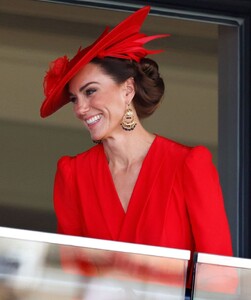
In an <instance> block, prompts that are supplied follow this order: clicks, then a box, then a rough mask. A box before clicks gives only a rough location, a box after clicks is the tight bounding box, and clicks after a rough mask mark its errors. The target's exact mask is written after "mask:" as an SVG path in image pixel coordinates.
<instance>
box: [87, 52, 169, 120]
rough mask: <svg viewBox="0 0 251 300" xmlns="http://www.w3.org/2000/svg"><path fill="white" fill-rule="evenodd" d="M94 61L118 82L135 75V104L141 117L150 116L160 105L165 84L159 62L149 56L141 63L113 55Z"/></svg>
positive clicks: (93, 61)
mask: <svg viewBox="0 0 251 300" xmlns="http://www.w3.org/2000/svg"><path fill="white" fill-rule="evenodd" d="M91 62H92V63H94V64H97V65H99V66H100V67H101V68H102V69H103V70H104V72H105V73H106V74H107V75H109V76H111V77H112V78H113V80H114V81H115V82H117V83H118V84H120V83H123V82H124V81H126V80H127V79H128V78H130V77H133V78H134V82H135V96H134V99H133V104H134V107H135V109H136V112H137V115H138V117H139V118H146V117H148V116H150V115H151V114H152V113H153V112H154V111H155V110H156V108H157V107H158V106H159V104H160V102H161V99H162V96H163V94H164V90H165V85H164V82H163V79H162V78H161V76H160V74H159V68H158V64H157V63H156V62H155V61H153V60H152V59H149V58H143V59H141V61H140V62H139V63H137V62H134V61H130V60H126V59H118V58H112V57H105V58H102V59H101V58H94V59H93V60H92V61H91Z"/></svg>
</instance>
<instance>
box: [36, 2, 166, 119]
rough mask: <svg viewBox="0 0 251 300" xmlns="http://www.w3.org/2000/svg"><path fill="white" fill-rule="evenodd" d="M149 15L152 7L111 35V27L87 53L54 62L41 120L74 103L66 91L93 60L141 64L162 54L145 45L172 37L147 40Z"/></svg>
mask: <svg viewBox="0 0 251 300" xmlns="http://www.w3.org/2000/svg"><path fill="white" fill-rule="evenodd" d="M149 11H150V6H145V7H143V8H141V9H140V10H138V11H136V12H135V13H133V14H132V15H130V16H129V17H128V18H126V19H125V20H124V21H122V22H121V23H120V24H118V25H117V26H116V27H115V28H113V30H111V31H109V28H108V27H107V28H106V29H105V31H104V32H103V33H102V34H101V36H100V37H99V38H98V39H97V40H96V41H95V42H94V43H93V44H92V45H90V46H88V47H86V48H84V49H82V48H80V49H79V50H78V52H77V54H76V55H75V56H74V57H73V58H72V59H71V60H69V59H68V57H67V56H62V57H59V58H57V59H56V60H54V61H53V62H52V63H51V64H50V68H49V70H48V71H47V73H46V75H45V77H44V94H45V100H44V102H43V103H42V106H41V108H40V115H41V117H42V118H45V117H48V116H49V115H51V114H53V113H54V112H55V111H57V110H58V109H59V108H61V107H62V106H64V105H65V104H67V103H68V102H70V99H69V94H68V91H67V88H66V85H67V83H68V82H69V81H70V80H71V78H73V77H74V76H75V75H76V74H77V73H78V72H79V71H80V70H81V69H82V68H83V67H84V66H85V65H86V64H88V63H89V62H90V61H91V60H92V59H93V58H95V57H99V58H103V57H107V56H109V57H117V58H122V59H129V60H134V61H137V62H139V61H140V59H141V58H143V57H145V56H146V55H148V54H155V53H159V52H162V50H147V49H145V48H143V45H144V44H145V43H147V42H149V41H151V40H154V39H157V38H162V37H166V36H169V35H168V34H159V35H154V36H146V35H145V34H143V33H140V32H139V30H140V28H141V26H142V23H143V21H144V20H145V18H146V16H147V15H148V13H149Z"/></svg>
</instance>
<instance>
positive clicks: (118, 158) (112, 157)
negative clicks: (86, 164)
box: [103, 124, 155, 169]
mask: <svg viewBox="0 0 251 300" xmlns="http://www.w3.org/2000/svg"><path fill="white" fill-rule="evenodd" d="M138 125H139V126H138ZM138 125H137V127H136V128H135V129H134V130H133V131H129V132H126V131H125V132H122V133H121V134H118V135H116V136H113V137H110V138H107V139H105V140H104V141H103V145H104V150H105V154H106V157H107V160H108V163H109V165H110V166H113V167H116V168H124V169H126V168H129V167H130V166H131V165H132V164H134V163H139V162H140V161H143V159H144V157H145V156H146V154H147V152H148V150H149V148H150V146H151V144H152V142H153V140H154V138H155V136H154V135H153V134H152V133H149V132H148V131H146V130H145V129H144V128H143V127H142V126H141V125H140V124H138Z"/></svg>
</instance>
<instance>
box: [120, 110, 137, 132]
mask: <svg viewBox="0 0 251 300" xmlns="http://www.w3.org/2000/svg"><path fill="white" fill-rule="evenodd" d="M120 125H121V127H122V128H123V129H124V130H126V131H131V130H133V129H134V128H135V127H136V125H137V123H136V122H135V120H134V114H133V110H132V109H131V108H130V104H128V107H127V109H126V111H125V114H124V116H123V119H122V122H121V123H120Z"/></svg>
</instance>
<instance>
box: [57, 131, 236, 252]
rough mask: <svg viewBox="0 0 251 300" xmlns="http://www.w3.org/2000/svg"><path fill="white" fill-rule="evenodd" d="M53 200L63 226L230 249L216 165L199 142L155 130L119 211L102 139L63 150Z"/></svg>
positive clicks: (128, 238)
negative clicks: (83, 148)
mask: <svg viewBox="0 0 251 300" xmlns="http://www.w3.org/2000/svg"><path fill="white" fill-rule="evenodd" d="M54 202H55V211H56V215H57V219H58V232H59V233H62V234H68V235H76V236H85V237H91V238H100V239H108V240H116V241H124V242H131V243H139V244H146V245H155V246H164V247H170V248H179V249H188V250H191V251H192V252H194V251H197V252H206V253H213V254H220V255H232V246H231V237H230V230H229V226H228V221H227V217H226V213H225V209H224V202H223V197H222V193H221V188H220V184H219V178H218V173H217V171H216V169H215V167H214V165H213V164H212V160H211V154H210V152H209V151H208V150H207V149H206V148H205V147H203V146H197V147H194V148H191V147H187V146H183V145H180V144H178V143H176V142H173V141H171V140H168V139H166V138H163V137H160V136H157V137H156V138H155V140H154V142H153V144H152V146H151V148H150V149H149V152H148V154H147V156H146V158H145V160H144V162H143V165H142V168H141V171H140V174H139V177H138V180H137V182H136V185H135V187H134V191H133V194H132V197H131V199H130V203H129V206H128V210H127V212H126V213H125V212H124V210H123V208H122V205H121V203H120V200H119V198H118V195H117V192H116V189H115V186H114V183H113V181H112V176H111V173H110V170H109V166H108V163H107V160H106V156H105V153H104V149H103V145H102V144H100V145H96V146H94V147H93V148H91V149H90V150H89V151H87V152H84V153H82V154H79V155H77V156H76V157H69V156H65V157H62V158H61V159H60V160H59V162H58V169H57V173H56V177H55V190H54Z"/></svg>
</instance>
